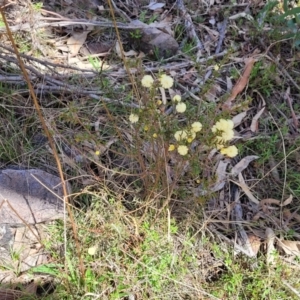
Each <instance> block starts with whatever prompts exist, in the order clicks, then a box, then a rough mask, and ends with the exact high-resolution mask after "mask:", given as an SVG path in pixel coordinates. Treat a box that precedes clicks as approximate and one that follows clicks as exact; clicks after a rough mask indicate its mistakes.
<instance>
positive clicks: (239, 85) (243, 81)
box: [223, 57, 256, 110]
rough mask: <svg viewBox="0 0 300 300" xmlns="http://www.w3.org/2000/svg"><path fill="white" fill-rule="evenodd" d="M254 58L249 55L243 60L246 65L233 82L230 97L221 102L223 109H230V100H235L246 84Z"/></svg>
mask: <svg viewBox="0 0 300 300" xmlns="http://www.w3.org/2000/svg"><path fill="white" fill-rule="evenodd" d="M255 61H256V60H255V59H254V58H253V57H249V58H247V59H246V60H245V63H246V66H245V69H244V72H243V75H242V76H241V77H240V79H239V80H238V82H237V83H236V84H235V86H234V87H233V89H232V91H231V95H230V97H229V98H228V99H227V100H226V102H225V103H224V104H223V109H224V110H226V109H229V110H230V109H231V107H232V102H233V101H234V100H235V98H236V96H237V95H238V94H239V93H240V92H242V91H243V90H244V88H245V87H246V85H247V84H248V80H249V77H250V74H251V70H252V68H253V66H254V63H255Z"/></svg>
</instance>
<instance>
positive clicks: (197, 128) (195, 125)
mask: <svg viewBox="0 0 300 300" xmlns="http://www.w3.org/2000/svg"><path fill="white" fill-rule="evenodd" d="M201 129H202V124H201V123H200V122H194V123H193V124H192V129H191V131H193V132H199V131H201Z"/></svg>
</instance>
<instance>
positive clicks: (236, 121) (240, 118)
mask: <svg viewBox="0 0 300 300" xmlns="http://www.w3.org/2000/svg"><path fill="white" fill-rule="evenodd" d="M246 115H247V112H246V111H243V112H241V113H239V114H238V115H236V116H234V117H233V118H232V121H233V123H234V127H236V126H239V125H240V124H241V123H242V121H243V119H244V118H245V117H246Z"/></svg>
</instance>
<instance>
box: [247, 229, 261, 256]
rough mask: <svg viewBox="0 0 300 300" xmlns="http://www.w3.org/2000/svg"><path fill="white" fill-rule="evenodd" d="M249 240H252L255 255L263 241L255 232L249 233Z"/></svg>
mask: <svg viewBox="0 0 300 300" xmlns="http://www.w3.org/2000/svg"><path fill="white" fill-rule="evenodd" d="M248 240H249V242H250V245H251V248H252V250H253V253H254V254H255V256H256V255H257V253H258V251H259V248H260V245H261V241H260V238H259V237H257V236H256V235H254V234H249V235H248Z"/></svg>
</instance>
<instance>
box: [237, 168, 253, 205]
mask: <svg viewBox="0 0 300 300" xmlns="http://www.w3.org/2000/svg"><path fill="white" fill-rule="evenodd" d="M239 182H240V183H237V182H236V184H237V185H238V186H239V187H241V188H242V190H243V192H244V193H245V194H246V195H247V197H248V198H249V199H250V200H251V201H252V202H254V203H255V204H259V201H258V200H257V199H256V198H255V197H254V195H253V194H252V192H251V191H250V189H249V187H248V186H247V184H246V183H245V180H244V178H243V175H242V173H239Z"/></svg>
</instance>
